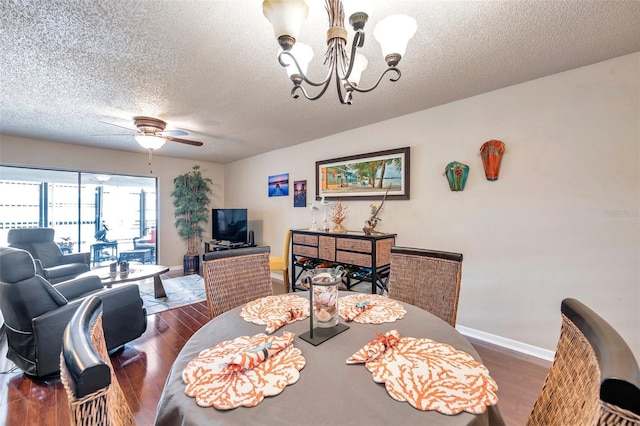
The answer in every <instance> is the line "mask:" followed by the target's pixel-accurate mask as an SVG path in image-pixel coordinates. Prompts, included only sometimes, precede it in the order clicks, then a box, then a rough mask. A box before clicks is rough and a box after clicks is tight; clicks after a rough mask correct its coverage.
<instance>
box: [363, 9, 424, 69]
mask: <svg viewBox="0 0 640 426" xmlns="http://www.w3.org/2000/svg"><path fill="white" fill-rule="evenodd" d="M417 28H418V26H417V25H416V20H415V19H413V18H412V17H410V16H407V15H392V16H387V17H386V18H384V19H383V20H382V21H380V22H378V24H377V25H376V27H375V28H374V29H373V36H374V37H375V38H376V40H377V41H378V43H380V47H381V48H382V56H383V57H384V58H385V61H387V63H388V64H389V66H395V65H397V64H398V62H400V59H401V58H402V57H403V56H404V53H405V51H406V50H407V44H408V43H409V40H410V39H411V37H413V35H414V34H415V33H416V30H417ZM390 58H391V59H390ZM390 60H391V62H390Z"/></svg>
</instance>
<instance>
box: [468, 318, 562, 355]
mask: <svg viewBox="0 0 640 426" xmlns="http://www.w3.org/2000/svg"><path fill="white" fill-rule="evenodd" d="M456 330H458V331H459V332H460V333H462V334H463V335H465V336H469V337H472V338H474V339H478V340H482V341H483V342H487V343H491V344H494V345H497V346H501V347H503V348H507V349H511V350H513V351H516V352H520V353H523V354H527V355H531V356H533V357H536V358H540V359H543V360H545V361H550V362H553V356H554V355H555V352H554V351H550V350H548V349H542V348H539V347H537V346H533V345H529V344H527V343H522V342H519V341H517V340H512V339H508V338H506V337H502V336H498V335H496V334H491V333H487V332H485V331H481V330H475V329H473V328H469V327H465V326H464V325H456Z"/></svg>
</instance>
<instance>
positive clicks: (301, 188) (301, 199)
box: [293, 180, 307, 207]
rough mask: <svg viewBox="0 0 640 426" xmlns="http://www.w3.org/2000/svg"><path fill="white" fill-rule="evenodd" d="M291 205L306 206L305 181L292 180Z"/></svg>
mask: <svg viewBox="0 0 640 426" xmlns="http://www.w3.org/2000/svg"><path fill="white" fill-rule="evenodd" d="M293 207H307V181H306V180H296V181H294V182H293Z"/></svg>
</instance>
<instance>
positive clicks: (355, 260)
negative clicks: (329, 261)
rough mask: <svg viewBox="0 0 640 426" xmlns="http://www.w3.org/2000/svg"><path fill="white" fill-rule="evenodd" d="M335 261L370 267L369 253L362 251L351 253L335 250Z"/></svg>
mask: <svg viewBox="0 0 640 426" xmlns="http://www.w3.org/2000/svg"><path fill="white" fill-rule="evenodd" d="M336 261H337V262H340V263H348V264H349V265H357V266H364V267H365V268H370V267H371V255H370V254H364V253H353V252H348V251H340V250H338V251H337V252H336Z"/></svg>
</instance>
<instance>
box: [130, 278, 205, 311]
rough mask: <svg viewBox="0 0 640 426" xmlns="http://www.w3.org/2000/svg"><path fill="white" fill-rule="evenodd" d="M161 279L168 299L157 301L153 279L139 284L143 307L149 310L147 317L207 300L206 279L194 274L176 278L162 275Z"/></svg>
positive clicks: (162, 298)
mask: <svg viewBox="0 0 640 426" xmlns="http://www.w3.org/2000/svg"><path fill="white" fill-rule="evenodd" d="M160 278H161V279H162V286H163V287H164V290H165V292H166V293H167V297H161V298H159V299H156V298H155V297H154V295H153V279H151V278H149V279H146V280H142V281H140V282H139V283H138V285H139V286H140V296H141V297H142V300H143V306H144V308H145V309H146V310H147V315H150V314H157V313H158V312H162V311H166V310H167V309H173V308H178V307H180V306H184V305H190V304H192V303H196V302H202V301H204V300H206V298H207V296H206V293H205V289H204V279H203V278H202V277H201V276H200V275H197V274H193V275H185V276H182V277H175V278H169V277H167V276H166V275H160Z"/></svg>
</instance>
